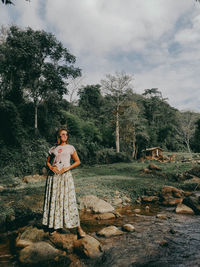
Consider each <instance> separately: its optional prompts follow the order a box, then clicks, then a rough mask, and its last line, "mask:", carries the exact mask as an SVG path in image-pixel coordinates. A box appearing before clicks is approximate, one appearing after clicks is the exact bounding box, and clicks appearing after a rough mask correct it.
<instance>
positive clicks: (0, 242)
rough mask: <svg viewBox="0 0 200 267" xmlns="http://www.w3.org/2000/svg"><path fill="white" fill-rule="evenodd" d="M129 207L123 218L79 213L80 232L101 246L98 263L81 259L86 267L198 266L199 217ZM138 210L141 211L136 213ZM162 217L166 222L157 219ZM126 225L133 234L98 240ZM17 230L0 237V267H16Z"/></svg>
mask: <svg viewBox="0 0 200 267" xmlns="http://www.w3.org/2000/svg"><path fill="white" fill-rule="evenodd" d="M145 206H147V205H144V206H142V205H131V206H126V207H124V208H121V209H118V210H117V211H118V212H119V213H120V214H121V215H122V217H119V218H116V219H111V220H96V219H95V218H94V215H92V214H88V213H87V214H85V213H81V222H82V227H83V229H84V230H85V231H86V232H87V233H88V234H90V235H92V236H93V237H95V238H97V239H98V240H99V241H100V242H101V243H102V244H103V247H104V251H105V252H104V254H103V256H102V257H101V258H100V259H98V260H97V261H95V262H94V261H90V260H83V263H84V264H85V266H95V267H96V266H108V267H110V266H113V267H114V266H115V267H117V266H120V267H121V266H123V267H125V266H161V267H162V266H176V267H179V266H180V267H182V266H192V267H195V266H200V253H199V247H200V216H197V215H177V214H175V213H174V211H173V209H171V208H170V209H169V208H168V209H167V208H163V207H160V206H158V205H148V206H149V212H148V211H147V210H146V209H145ZM135 209H140V210H141V212H139V213H138V212H137V213H136V212H135ZM158 213H159V214H160V213H162V214H164V215H165V216H166V218H165V219H160V218H157V217H156V215H157V214H158ZM125 223H131V224H133V225H134V226H135V231H134V232H131V233H125V234H123V235H121V236H115V237H110V238H102V237H101V238H100V237H98V236H97V235H96V232H97V231H98V230H100V229H102V228H103V227H105V226H108V225H115V226H118V227H121V226H122V225H123V224H125ZM15 238H16V231H12V232H10V233H9V232H8V233H4V234H2V235H1V238H0V266H1V267H4V266H5V267H10V266H13V267H17V266H19V264H18V263H17V260H16V251H15V249H14V240H15Z"/></svg>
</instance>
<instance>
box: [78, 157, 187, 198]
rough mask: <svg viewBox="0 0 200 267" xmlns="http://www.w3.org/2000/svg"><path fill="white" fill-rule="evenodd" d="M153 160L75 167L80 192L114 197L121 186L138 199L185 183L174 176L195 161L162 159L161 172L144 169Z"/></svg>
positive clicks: (121, 188) (123, 190)
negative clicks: (145, 170)
mask: <svg viewBox="0 0 200 267" xmlns="http://www.w3.org/2000/svg"><path fill="white" fill-rule="evenodd" d="M149 163H150V162H145V163H139V162H133V163H116V164H109V165H97V166H92V167H83V168H78V169H76V170H74V171H73V176H74V182H75V186H76V191H77V196H81V195H87V194H94V195H97V196H100V197H106V198H107V199H110V198H112V197H113V195H114V191H115V190H118V191H120V192H121V193H122V194H126V195H128V196H130V197H131V198H132V200H135V199H136V198H137V196H139V195H142V194H145V193H149V194H151V193H152V194H154V193H156V192H158V191H160V189H161V188H162V187H163V186H164V185H172V186H175V187H179V188H180V187H181V186H182V185H183V183H181V182H176V181H174V179H173V176H174V175H175V174H176V173H181V172H183V171H185V170H189V169H190V168H191V167H192V164H191V163H159V162H154V163H155V164H156V165H157V166H159V167H161V169H162V171H160V172H157V174H145V173H144V172H143V171H142V169H143V168H145V167H148V165H149Z"/></svg>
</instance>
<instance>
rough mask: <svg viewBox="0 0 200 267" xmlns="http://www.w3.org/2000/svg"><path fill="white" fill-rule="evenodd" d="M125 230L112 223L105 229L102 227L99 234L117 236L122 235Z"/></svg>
mask: <svg viewBox="0 0 200 267" xmlns="http://www.w3.org/2000/svg"><path fill="white" fill-rule="evenodd" d="M122 234H123V232H122V231H121V230H119V229H118V228H117V227H116V226H114V225H111V226H107V227H105V228H103V229H101V230H100V231H99V232H98V233H97V235H99V236H103V237H110V236H115V235H122Z"/></svg>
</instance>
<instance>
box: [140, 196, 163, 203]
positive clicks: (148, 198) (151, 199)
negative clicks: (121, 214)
mask: <svg viewBox="0 0 200 267" xmlns="http://www.w3.org/2000/svg"><path fill="white" fill-rule="evenodd" d="M157 201H159V197H157V196H142V202H148V203H152V202H157Z"/></svg>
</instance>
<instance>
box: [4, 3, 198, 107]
mask: <svg viewBox="0 0 200 267" xmlns="http://www.w3.org/2000/svg"><path fill="white" fill-rule="evenodd" d="M13 1H14V3H15V5H12V6H5V5H3V4H0V25H4V26H8V25H12V24H15V25H18V26H20V27H23V28H25V27H28V26H30V27H32V28H33V29H37V30H38V29H39V30H45V31H47V32H51V33H53V34H55V36H56V37H57V39H58V40H60V41H61V42H62V43H63V45H64V46H65V47H66V48H68V49H69V51H70V52H71V53H72V54H73V55H75V56H76V60H77V61H76V66H78V67H80V68H81V69H82V75H83V79H82V80H81V84H83V85H86V84H98V83H100V81H101V79H105V75H106V74H113V75H114V74H115V73H116V72H125V73H127V74H130V75H133V77H134V79H133V90H134V92H136V93H143V92H144V90H145V89H151V88H158V90H159V91H161V92H162V95H163V97H165V98H167V99H168V102H169V104H170V105H172V106H173V107H175V108H178V109H179V110H192V111H197V112H200V4H199V3H197V2H195V0H167V1H166V0H143V1H142V0H57V1H55V0H43V1H39V0H31V2H26V1H23V0H13Z"/></svg>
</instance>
